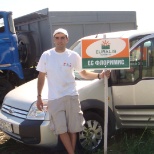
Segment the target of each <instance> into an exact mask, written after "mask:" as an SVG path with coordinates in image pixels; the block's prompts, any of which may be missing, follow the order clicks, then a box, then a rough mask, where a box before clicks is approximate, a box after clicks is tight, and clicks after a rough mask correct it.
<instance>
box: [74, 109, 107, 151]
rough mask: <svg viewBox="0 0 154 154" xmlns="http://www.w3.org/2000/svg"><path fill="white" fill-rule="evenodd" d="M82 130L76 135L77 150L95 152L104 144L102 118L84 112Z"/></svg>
mask: <svg viewBox="0 0 154 154" xmlns="http://www.w3.org/2000/svg"><path fill="white" fill-rule="evenodd" d="M84 118H85V120H86V123H85V125H84V130H83V131H82V132H80V133H79V134H78V140H77V146H78V147H77V148H78V149H80V150H82V152H83V151H84V152H86V151H87V152H88V151H89V152H92V151H97V150H98V149H99V148H100V147H102V145H103V143H104V118H103V117H101V116H99V115H98V114H97V113H94V112H89V111H88V112H85V113H84Z"/></svg>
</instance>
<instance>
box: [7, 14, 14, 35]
mask: <svg viewBox="0 0 154 154" xmlns="http://www.w3.org/2000/svg"><path fill="white" fill-rule="evenodd" d="M8 22H9V29H10V32H12V33H15V27H14V21H13V19H12V14H9V16H8Z"/></svg>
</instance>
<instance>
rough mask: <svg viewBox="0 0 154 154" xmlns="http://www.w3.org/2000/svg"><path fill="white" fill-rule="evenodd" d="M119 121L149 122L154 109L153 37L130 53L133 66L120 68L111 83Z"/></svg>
mask: <svg viewBox="0 0 154 154" xmlns="http://www.w3.org/2000/svg"><path fill="white" fill-rule="evenodd" d="M112 93H113V101H114V109H115V113H116V115H117V117H118V119H119V125H121V126H122V127H125V126H127V127H128V126H133V125H134V126H135V127H137V126H139V125H140V126H146V125H147V123H148V120H149V118H151V115H152V114H153V113H154V39H153V38H151V39H149V40H146V41H144V42H142V43H141V44H139V45H138V46H137V47H136V48H135V49H133V50H132V51H131V53H130V69H128V70H120V71H119V75H118V81H117V83H116V84H114V85H113V86H112Z"/></svg>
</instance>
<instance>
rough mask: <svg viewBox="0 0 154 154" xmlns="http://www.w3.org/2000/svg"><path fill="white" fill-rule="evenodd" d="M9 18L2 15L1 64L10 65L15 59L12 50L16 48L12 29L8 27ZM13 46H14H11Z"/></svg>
mask: <svg viewBox="0 0 154 154" xmlns="http://www.w3.org/2000/svg"><path fill="white" fill-rule="evenodd" d="M6 19H7V20H8V19H9V18H4V16H3V15H0V66H1V67H6V66H10V65H11V64H12V63H13V62H14V61H13V60H14V57H13V54H11V51H13V50H14V48H13V44H11V39H12V38H10V36H11V35H10V33H11V29H10V28H8V24H7V21H6ZM11 47H12V48H11Z"/></svg>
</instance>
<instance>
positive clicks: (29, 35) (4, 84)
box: [0, 8, 137, 104]
mask: <svg viewBox="0 0 154 154" xmlns="http://www.w3.org/2000/svg"><path fill="white" fill-rule="evenodd" d="M109 17H110V18H109ZM128 17H129V18H128ZM59 27H63V28H65V29H67V30H68V31H69V34H70V41H69V44H68V46H71V45H72V44H73V43H74V42H76V40H78V39H79V38H81V37H84V36H86V35H92V34H96V33H100V32H111V31H118V30H129V29H136V27H137V25H136V12H134V11H124V12H123V11H121V12H119V11H117V12H115V11H108V12H106V11H88V12H85V11H81V12H79V11H71V12H68V11H65V12H64V11H61V12H58V11H53V12H49V11H48V8H46V9H43V10H39V11H36V12H33V13H30V14H28V15H25V16H22V17H19V18H16V19H13V16H12V12H11V11H10V12H7V11H0V104H1V103H2V101H3V99H4V97H5V95H6V94H7V93H8V92H9V91H10V90H12V89H14V88H15V87H17V86H20V85H21V84H23V83H25V82H28V81H30V80H32V79H34V78H36V77H37V74H38V72H37V71H36V69H35V67H36V65H37V62H38V60H39V58H40V55H41V54H42V52H43V51H45V50H47V49H49V48H51V47H53V45H54V44H53V41H52V33H53V31H54V30H55V29H57V28H59Z"/></svg>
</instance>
